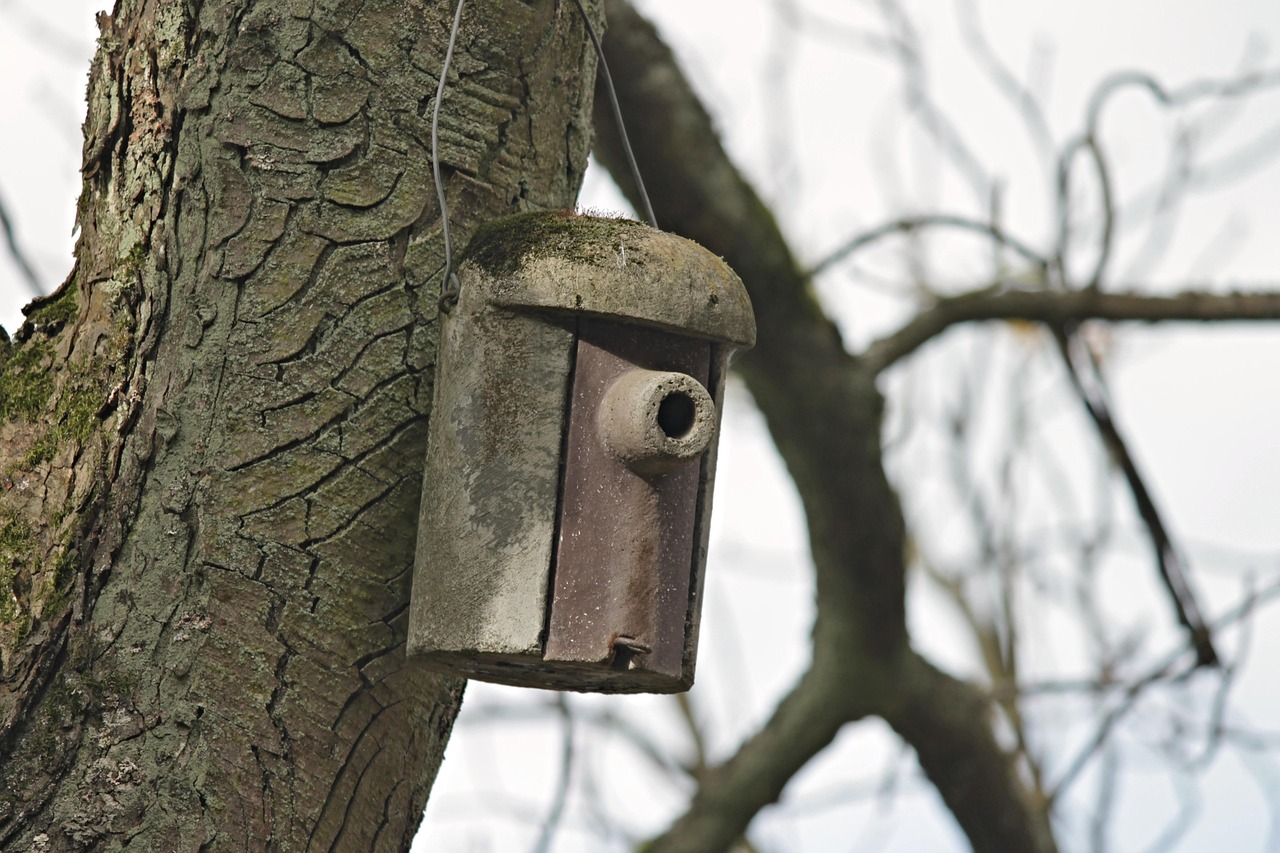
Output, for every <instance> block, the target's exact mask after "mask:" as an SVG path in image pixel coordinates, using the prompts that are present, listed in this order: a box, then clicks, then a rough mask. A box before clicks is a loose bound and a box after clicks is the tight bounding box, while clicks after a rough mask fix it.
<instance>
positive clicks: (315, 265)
mask: <svg viewBox="0 0 1280 853" xmlns="http://www.w3.org/2000/svg"><path fill="white" fill-rule="evenodd" d="M452 15H453V4H452V3H445V2H435V3H424V2H413V0H353V2H346V0H317V2H314V3H313V2H300V0H256V2H249V0H222V2H213V0H204V2H200V0H190V2H187V3H179V2H175V0H120V2H119V4H118V6H117V8H116V10H115V12H114V13H113V15H111V16H105V15H104V16H102V18H101V26H102V37H101V41H100V46H99V52H98V56H97V58H96V60H95V62H94V65H93V69H92V73H91V78H90V85H89V114H88V120H87V122H86V124H85V149H84V151H85V157H84V187H83V192H82V196H81V200H80V207H79V214H78V224H79V228H80V238H79V243H78V246H77V251H76V254H77V259H78V260H77V265H76V268H75V270H74V271H73V273H72V275H71V276H70V278H69V279H68V282H67V283H66V284H65V285H64V287H63V288H62V289H61V290H60V291H59V293H58V294H56V295H55V296H54V297H53V298H51V299H48V300H44V301H43V302H42V303H41V304H39V305H37V306H34V310H31V311H30V313H29V316H28V323H27V324H26V325H25V326H24V327H23V329H22V330H20V332H19V333H18V335H17V337H16V338H15V340H14V341H12V342H5V341H0V475H2V476H3V486H4V489H3V490H2V491H0V655H2V657H0V665H2V667H0V668H2V672H0V676H2V680H0V760H2V761H3V773H0V781H2V782H3V785H2V786H0V847H3V848H4V849H13V850H51V851H52V850H71V849H76V850H81V849H106V848H108V847H119V846H123V845H130V846H131V847H132V848H133V849H143V850H165V851H172V850H177V851H185V850H192V851H194V850H237V851H243V850H304V849H306V850H312V849H320V850H327V849H341V850H403V849H407V847H408V845H409V840H410V838H411V836H412V835H413V832H414V830H415V828H416V827H417V825H418V822H419V819H420V816H421V813H422V808H423V805H424V803H425V801H426V798H427V794H428V791H429V789H430V786H431V782H432V779H433V778H434V775H435V771H436V768H437V767H438V765H439V761H440V755H441V752H442V750H443V748H444V744H445V741H446V740H447V737H448V733H449V729H450V726H451V724H452V722H453V718H454V714H455V713H456V711H457V707H458V703H459V701H460V698H461V691H462V682H460V681H457V680H454V679H449V678H444V677H440V676H436V675H433V674H431V673H428V672H426V671H424V670H423V669H422V668H421V667H420V666H418V665H417V664H415V662H414V661H411V660H406V659H405V657H404V653H403V641H404V629H405V622H406V617H407V612H408V598H409V584H410V576H411V568H412V564H413V553H414V544H415V538H416V518H417V506H418V495H419V490H420V487H421V474H420V472H421V470H422V460H423V456H424V450H425V447H424V445H425V440H426V418H425V417H424V415H425V414H426V412H427V409H428V407H429V405H430V396H431V395H430V392H431V387H432V381H431V380H432V368H433V361H434V350H435V322H434V321H435V314H436V293H437V288H438V284H439V278H440V272H441V269H442V266H443V243H442V237H441V230H440V227H439V210H438V206H437V204H436V200H435V195H434V192H433V186H432V182H431V177H430V161H429V155H430V138H431V137H430V115H431V107H432V105H433V102H434V95H435V90H436V83H437V79H438V77H437V75H438V73H439V69H440V67H441V62H442V56H443V53H444V46H445V43H446V40H447V37H448V27H449V24H450V21H451V19H452ZM589 51H590V45H589V43H588V42H587V41H586V40H585V34H584V32H583V29H582V26H581V22H580V21H579V19H578V17H577V12H576V9H575V8H574V7H573V6H572V5H566V4H564V3H560V2H556V0H532V2H520V0H489V2H485V3H475V4H473V6H471V7H468V9H467V11H466V12H465V14H464V19H463V24H462V29H461V34H460V36H459V39H458V48H457V53H456V54H455V56H454V60H453V66H452V67H453V73H451V75H450V80H449V83H450V86H449V89H448V91H447V93H446V96H445V103H444V112H443V115H442V119H441V128H440V135H441V160H442V166H443V167H444V169H445V175H446V186H447V189H448V197H449V207H450V214H451V220H452V222H453V225H454V229H455V245H458V244H461V242H463V241H464V240H465V237H466V235H467V234H468V233H469V232H470V230H471V228H472V227H473V225H474V224H476V223H478V222H479V221H482V220H484V219H487V218H491V217H493V216H496V215H500V214H503V213H508V212H512V211H516V210H520V209H530V208H533V209H537V208H554V207H564V206H568V205H570V204H572V201H573V199H574V197H575V195H576V192H577V189H578V184H579V182H580V179H581V174H582V169H583V168H584V166H585V161H586V152H587V147H588V144H589V142H590V139H589V136H590V134H589V124H588V122H589V120H590V119H589V116H590V108H591V103H590V102H591V89H592V79H593V76H594V57H593V56H592V55H591V54H590V52H589Z"/></svg>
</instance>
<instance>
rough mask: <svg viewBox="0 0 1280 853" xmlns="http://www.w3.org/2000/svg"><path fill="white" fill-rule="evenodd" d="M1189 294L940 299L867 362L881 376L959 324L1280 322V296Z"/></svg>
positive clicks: (992, 292)
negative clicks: (1098, 321) (1021, 322)
mask: <svg viewBox="0 0 1280 853" xmlns="http://www.w3.org/2000/svg"><path fill="white" fill-rule="evenodd" d="M1208 287H1209V285H1204V288H1205V289H1199V290H1198V289H1188V290H1185V291H1183V292H1181V293H1175V294H1172V295H1169V296H1150V295H1147V294H1143V293H1135V292H1133V291H1132V290H1130V291H1128V292H1111V293H1103V292H1099V291H1096V290H1073V291H1069V292H1065V293H1064V292H1061V291H1043V290H1010V289H1006V288H1005V287H1003V286H996V287H991V288H986V289H983V290H975V291H971V292H969V293H964V294H961V295H959V296H949V297H946V298H944V299H939V300H938V301H937V302H935V303H934V304H933V305H932V306H930V307H928V308H926V309H924V310H922V311H920V312H919V313H918V314H916V315H915V316H914V317H912V318H911V319H910V320H909V321H907V323H906V324H905V325H904V326H902V328H900V329H898V330H897V331H896V332H893V333H891V334H889V335H887V336H885V337H883V338H880V339H879V340H876V341H873V342H872V343H871V344H869V345H868V346H867V348H866V350H865V351H864V352H863V361H864V363H865V364H866V365H867V366H868V369H870V370H871V371H872V372H875V373H878V372H880V371H882V370H884V369H885V368H888V367H890V366H891V365H893V364H894V363H895V362H897V361H899V360H900V359H902V358H905V357H906V356H908V355H911V354H912V353H913V352H915V351H916V350H917V349H919V348H920V347H922V346H924V345H925V344H926V343H928V342H929V341H930V340H932V339H933V338H935V337H937V336H938V335H940V334H942V333H943V332H945V331H946V330H947V329H949V328H951V327H952V326H954V325H956V324H958V323H973V322H981V321H985V320H1027V321H1032V322H1040V323H1045V324H1048V325H1052V326H1059V325H1062V324H1064V323H1072V322H1080V321H1083V320H1107V321H1111V322H1138V323H1160V322H1169V321H1183V322H1223V321H1228V320H1238V321H1258V320H1269V321H1275V320H1278V319H1280V290H1276V291H1265V290H1250V291H1235V292H1231V293H1211V292H1209V291H1208V289H1207V288H1208Z"/></svg>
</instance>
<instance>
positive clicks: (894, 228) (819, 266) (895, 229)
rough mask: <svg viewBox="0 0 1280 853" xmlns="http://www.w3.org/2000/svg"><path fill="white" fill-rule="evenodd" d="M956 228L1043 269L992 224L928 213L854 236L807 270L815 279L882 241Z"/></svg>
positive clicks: (1037, 257)
mask: <svg viewBox="0 0 1280 853" xmlns="http://www.w3.org/2000/svg"><path fill="white" fill-rule="evenodd" d="M934 227H943V228H959V229H961V230H963V231H973V232H975V233H977V234H981V235H982V236H984V237H990V238H991V239H992V240H995V241H996V242H997V243H999V244H1001V245H1003V246H1006V247H1008V248H1009V249H1010V250H1012V251H1013V252H1015V253H1017V254H1019V255H1021V256H1022V257H1023V259H1024V260H1026V261H1027V262H1028V263H1030V264H1032V265H1033V266H1036V267H1039V266H1043V265H1044V263H1045V258H1044V256H1043V255H1042V254H1040V253H1039V252H1037V251H1036V250H1035V249H1033V248H1031V247H1030V246H1029V245H1027V244H1026V243H1024V242H1022V241H1021V240H1019V239H1018V238H1017V237H1014V236H1013V235H1011V234H1009V233H1008V232H1007V231H1005V230H1004V229H1002V228H1001V227H1000V226H999V225H997V224H995V223H994V222H983V221H982V220H980V219H973V218H971V217H968V216H960V215H957V214H949V213H929V214H924V215H922V216H906V217H903V218H901V219H894V220H892V221H891V222H885V223H882V224H880V225H877V226H876V227H875V228H871V229H869V230H867V231H863V232H861V233H860V234H857V235H855V236H853V237H851V238H849V239H848V240H846V241H845V242H844V243H842V244H841V245H840V247H839V248H837V249H835V250H834V251H832V252H830V253H829V254H828V255H827V256H826V257H825V258H823V259H822V260H821V261H819V262H818V263H816V264H814V266H813V267H811V268H810V269H809V275H810V276H817V275H820V274H821V273H823V272H826V271H827V270H828V269H829V268H831V267H832V266H834V265H835V264H838V263H840V262H841V261H843V260H845V259H847V258H848V257H849V256H850V255H852V254H854V253H855V252H858V251H860V250H862V249H864V248H866V247H867V246H869V245H871V244H872V243H875V242H877V241H879V240H883V239H884V238H885V237H891V236H893V235H895V234H911V233H913V232H915V231H918V230H921V229H923V228H934Z"/></svg>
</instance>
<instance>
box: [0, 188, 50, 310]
mask: <svg viewBox="0 0 1280 853" xmlns="http://www.w3.org/2000/svg"><path fill="white" fill-rule="evenodd" d="M0 233H3V234H4V242H5V245H6V246H7V247H8V249H9V256H10V257H12V258H13V262H14V264H15V265H16V266H17V267H18V272H20V273H22V280H23V282H25V283H26V285H27V288H28V289H29V290H30V291H31V295H32V296H43V295H44V285H43V284H41V283H40V277H39V276H38V275H36V271H35V268H34V267H32V266H31V263H30V261H28V260H27V256H26V254H25V253H24V252H23V251H22V247H21V246H19V245H18V238H17V235H16V234H14V229H13V220H12V219H10V218H9V211H8V209H7V208H6V207H5V204H4V199H3V198H0Z"/></svg>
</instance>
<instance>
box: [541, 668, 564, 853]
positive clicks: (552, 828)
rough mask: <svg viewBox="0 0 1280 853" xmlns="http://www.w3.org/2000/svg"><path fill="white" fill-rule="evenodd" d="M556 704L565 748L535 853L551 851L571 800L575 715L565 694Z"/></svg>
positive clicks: (560, 694)
mask: <svg viewBox="0 0 1280 853" xmlns="http://www.w3.org/2000/svg"><path fill="white" fill-rule="evenodd" d="M555 704H556V710H557V711H558V712H559V714H560V723H561V727H562V731H563V733H564V734H563V736H564V740H563V746H562V747H561V750H560V781H559V782H558V783H557V784H556V794H555V798H554V799H553V800H552V801H551V809H550V811H548V812H547V819H546V820H545V821H543V824H542V832H541V833H540V834H539V835H538V842H537V843H536V844H535V845H534V846H533V850H534V853H548V851H549V850H551V842H552V841H554V840H555V837H556V830H557V829H559V828H560V820H561V818H563V817H564V807H565V803H566V802H567V801H568V799H569V786H570V784H571V783H572V781H573V725H574V723H573V714H572V712H571V711H570V709H569V700H568V698H567V697H566V696H565V695H564V694H563V693H559V694H556V699H555Z"/></svg>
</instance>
